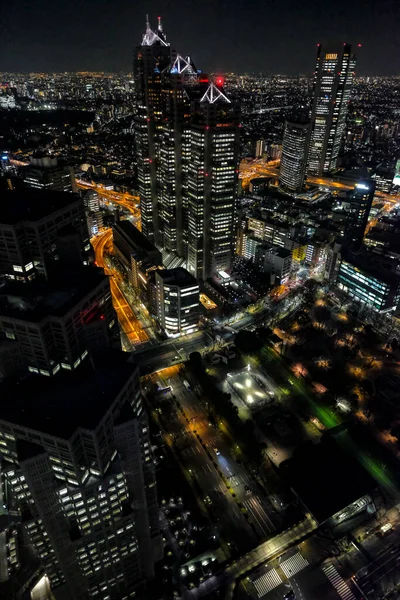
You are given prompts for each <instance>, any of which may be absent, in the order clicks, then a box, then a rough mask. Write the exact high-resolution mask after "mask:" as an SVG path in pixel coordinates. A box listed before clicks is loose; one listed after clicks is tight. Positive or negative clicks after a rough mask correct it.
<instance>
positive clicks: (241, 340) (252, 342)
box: [235, 329, 263, 354]
mask: <svg viewBox="0 0 400 600" xmlns="http://www.w3.org/2000/svg"><path fill="white" fill-rule="evenodd" d="M235 346H236V347H237V348H238V349H239V350H241V351H242V352H244V353H245V354H252V353H254V352H257V351H258V350H261V348H262V346H263V343H262V341H261V340H260V338H259V337H258V335H257V334H256V333H254V332H253V331H248V330H245V329H244V330H243V331H239V333H237V334H236V337H235Z"/></svg>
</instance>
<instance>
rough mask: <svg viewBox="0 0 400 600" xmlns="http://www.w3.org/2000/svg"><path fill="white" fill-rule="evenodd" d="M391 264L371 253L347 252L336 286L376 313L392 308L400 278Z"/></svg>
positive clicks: (399, 292) (398, 296)
mask: <svg viewBox="0 0 400 600" xmlns="http://www.w3.org/2000/svg"><path fill="white" fill-rule="evenodd" d="M392 263H393V261H390V260H389V261H387V262H386V261H385V260H382V259H381V258H377V257H376V256H374V255H373V254H372V253H371V252H361V253H357V254H354V253H351V254H348V255H346V258H344V259H342V261H341V263H340V267H339V271H338V274H337V280H336V282H337V285H338V287H339V288H340V289H341V290H343V291H344V292H346V293H347V294H348V295H349V296H350V297H352V298H355V299H356V300H358V301H360V302H362V303H364V304H366V305H367V306H370V307H371V308H373V309H374V310H376V311H378V312H386V311H388V310H395V309H396V308H397V307H398V305H399V301H400V277H399V275H398V274H397V272H396V270H395V268H394V267H395V264H392Z"/></svg>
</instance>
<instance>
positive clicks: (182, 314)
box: [155, 267, 199, 336]
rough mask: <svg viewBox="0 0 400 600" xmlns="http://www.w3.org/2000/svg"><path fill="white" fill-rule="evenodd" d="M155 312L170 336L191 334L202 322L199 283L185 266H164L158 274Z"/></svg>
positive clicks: (156, 275) (156, 276)
mask: <svg viewBox="0 0 400 600" xmlns="http://www.w3.org/2000/svg"><path fill="white" fill-rule="evenodd" d="M155 286H156V290H155V295H156V315H157V320H158V322H159V324H160V326H161V327H162V328H163V329H164V331H165V332H166V333H167V335H169V336H177V335H179V334H181V333H191V332H192V331H193V330H194V329H195V328H196V327H197V324H198V321H199V284H198V283H197V281H196V279H195V277H193V275H191V274H190V273H189V272H188V271H186V269H183V268H182V267H177V268H176V269H163V270H161V271H156V274H155Z"/></svg>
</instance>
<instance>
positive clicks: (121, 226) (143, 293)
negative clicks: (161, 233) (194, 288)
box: [112, 221, 162, 303]
mask: <svg viewBox="0 0 400 600" xmlns="http://www.w3.org/2000/svg"><path fill="white" fill-rule="evenodd" d="M112 229H113V241H114V252H115V254H116V256H117V257H118V258H119V259H120V261H121V263H122V264H123V266H124V267H125V269H126V271H127V274H128V279H129V281H130V283H131V284H132V286H133V289H134V290H135V292H136V293H137V294H138V295H139V296H140V297H141V298H142V299H143V300H144V301H145V302H146V303H147V302H148V288H149V281H150V273H151V271H154V270H155V269H159V268H161V267H162V255H161V252H160V250H158V248H156V246H154V244H152V243H151V242H150V241H149V240H148V239H147V237H146V236H145V235H143V233H142V232H141V231H139V229H137V227H135V226H134V225H132V223H131V222H130V221H117V222H116V223H114V225H113V227H112Z"/></svg>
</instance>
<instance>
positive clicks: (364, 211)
mask: <svg viewBox="0 0 400 600" xmlns="http://www.w3.org/2000/svg"><path fill="white" fill-rule="evenodd" d="M374 194H375V182H374V181H373V180H372V179H368V180H364V181H359V182H358V183H356V185H355V187H354V190H353V191H352V192H351V194H350V197H349V200H348V203H349V205H350V207H349V211H348V218H347V224H346V238H347V239H348V240H349V241H350V242H351V243H353V244H355V245H356V246H360V245H361V243H362V241H363V237H364V234H365V228H366V227H367V223H368V217H369V213H370V210H371V206H372V201H373V199H374Z"/></svg>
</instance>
